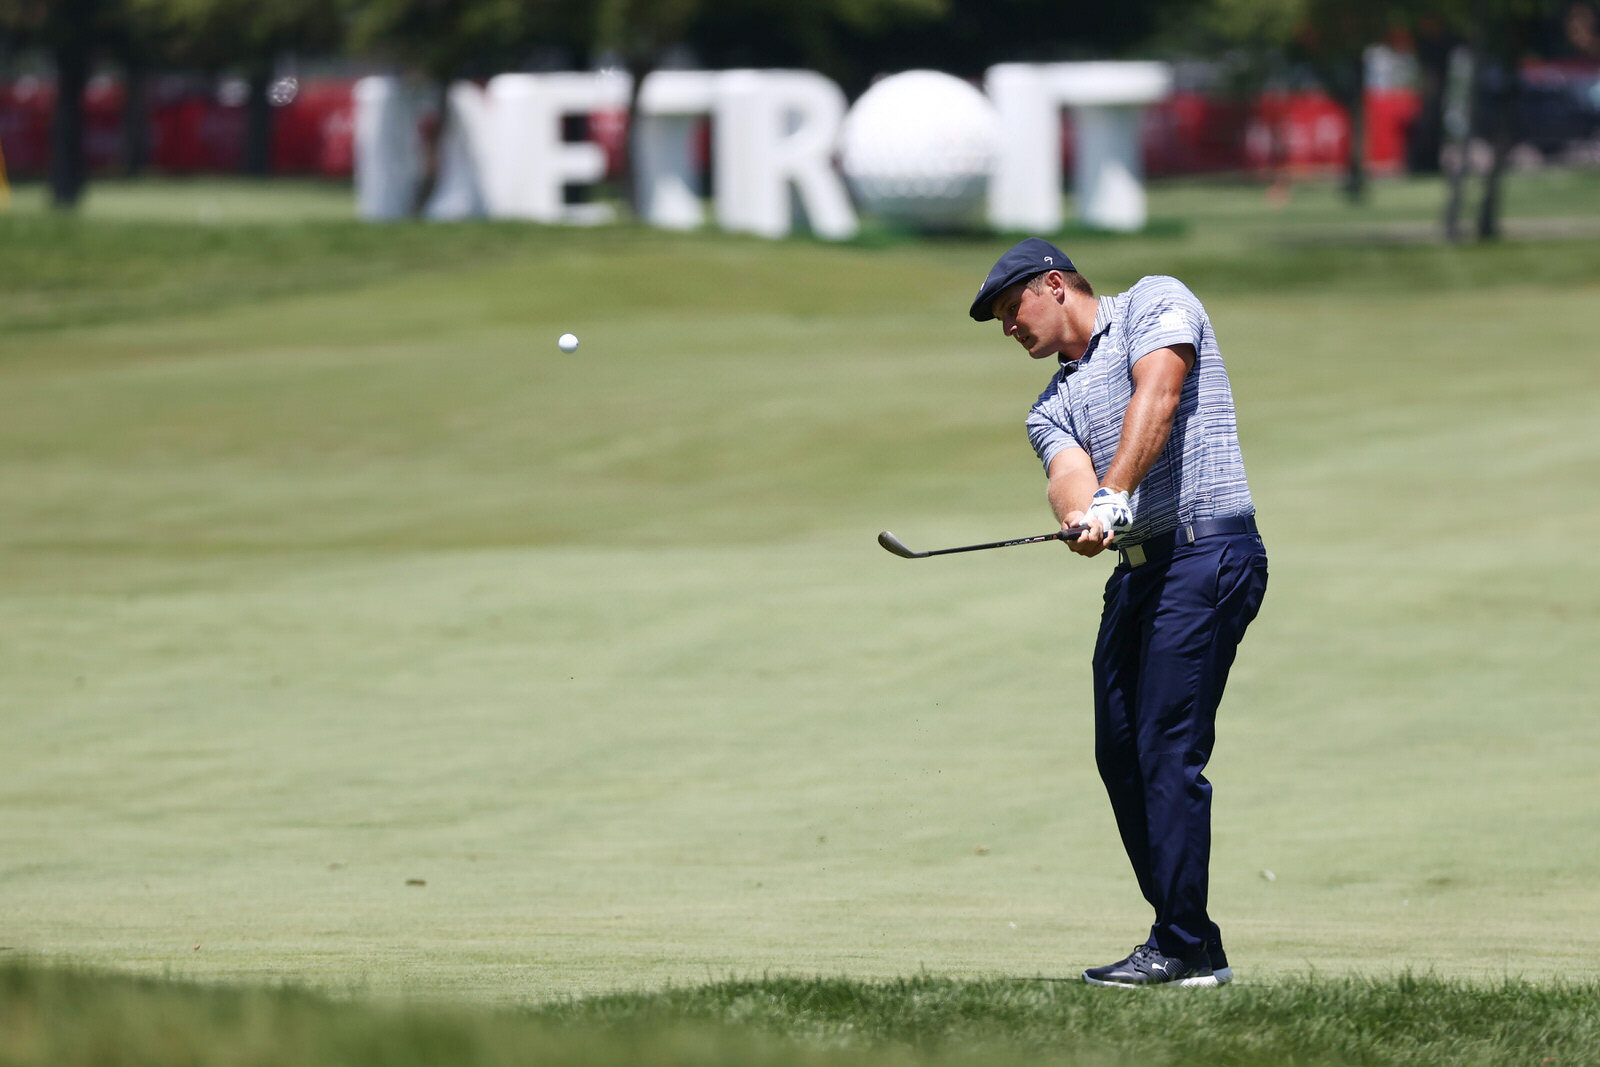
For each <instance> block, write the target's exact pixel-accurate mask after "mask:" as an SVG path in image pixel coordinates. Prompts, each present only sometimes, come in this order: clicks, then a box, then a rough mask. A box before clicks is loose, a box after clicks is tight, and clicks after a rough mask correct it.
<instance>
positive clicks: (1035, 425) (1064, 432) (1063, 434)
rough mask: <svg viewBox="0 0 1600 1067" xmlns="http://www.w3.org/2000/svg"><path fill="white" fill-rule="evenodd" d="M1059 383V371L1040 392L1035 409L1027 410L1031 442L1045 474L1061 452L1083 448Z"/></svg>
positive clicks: (1035, 402) (1034, 404)
mask: <svg viewBox="0 0 1600 1067" xmlns="http://www.w3.org/2000/svg"><path fill="white" fill-rule="evenodd" d="M1060 385H1061V376H1060V375H1059V374H1058V375H1056V376H1055V377H1054V378H1052V379H1050V384H1049V386H1047V387H1046V388H1045V391H1044V392H1042V393H1040V394H1039V399H1038V400H1035V401H1034V402H1033V408H1032V410H1030V411H1029V412H1028V441H1029V442H1030V443H1031V444H1032V445H1033V450H1034V452H1036V453H1037V454H1038V456H1039V462H1040V463H1043V464H1044V469H1045V472H1046V473H1048V472H1049V470H1050V461H1051V460H1053V459H1055V458H1056V456H1057V455H1058V454H1060V453H1061V452H1065V451H1066V450H1067V449H1069V448H1082V447H1083V446H1082V444H1080V443H1079V441H1078V436H1077V434H1076V433H1074V432H1073V429H1072V413H1071V412H1070V411H1069V410H1068V409H1067V404H1066V401H1065V400H1064V398H1063V397H1062V396H1061V389H1060Z"/></svg>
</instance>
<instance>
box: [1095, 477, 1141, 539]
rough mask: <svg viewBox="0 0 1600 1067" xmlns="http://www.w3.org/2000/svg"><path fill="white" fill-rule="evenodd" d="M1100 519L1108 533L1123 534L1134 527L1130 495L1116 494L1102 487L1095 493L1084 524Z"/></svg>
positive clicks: (1103, 528)
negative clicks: (1129, 503)
mask: <svg viewBox="0 0 1600 1067" xmlns="http://www.w3.org/2000/svg"><path fill="white" fill-rule="evenodd" d="M1090 519H1099V520H1100V528H1101V529H1102V530H1104V531H1106V532H1107V533H1122V532H1123V531H1125V530H1127V528H1128V527H1130V526H1132V525H1133V508H1131V507H1129V506H1128V494H1127V493H1116V492H1112V491H1111V490H1110V489H1107V488H1106V487H1105V486H1101V487H1100V488H1099V489H1096V490H1095V491H1094V499H1093V500H1092V501H1091V502H1090V504H1089V510H1088V511H1086V512H1084V513H1083V521H1084V524H1085V525H1087V524H1088V522H1089V520H1090Z"/></svg>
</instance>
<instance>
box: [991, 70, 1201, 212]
mask: <svg viewBox="0 0 1600 1067" xmlns="http://www.w3.org/2000/svg"><path fill="white" fill-rule="evenodd" d="M984 87H985V89H986V90H987V91H988V94H989V98H990V99H991V100H993V101H994V105H995V107H996V108H998V109H999V111H1000V128H1001V140H1000V156H999V160H998V165H997V166H996V168H995V175H994V180H993V181H992V182H991V183H990V185H989V221H990V223H991V224H993V225H994V227H995V228H996V229H1000V230H1028V231H1035V232H1039V231H1042V232H1046V233H1048V232H1050V231H1053V230H1056V229H1059V228H1060V226H1061V216H1062V212H1061V120H1060V110H1061V108H1062V107H1070V108H1072V109H1073V130H1074V153H1073V154H1074V166H1073V170H1074V174H1073V193H1074V195H1075V196H1076V198H1077V203H1078V217H1079V218H1080V219H1082V220H1083V221H1084V222H1086V223H1088V224H1089V225H1091V226H1100V227H1103V228H1105V229H1109V230H1136V229H1138V228H1139V227H1141V226H1143V225H1144V221H1145V199H1144V185H1143V182H1142V180H1141V167H1140V161H1139V109H1140V108H1141V107H1143V106H1144V105H1146V104H1153V103H1155V102H1156V101H1158V100H1162V99H1164V98H1166V97H1167V96H1168V95H1169V94H1170V93H1171V92H1172V70H1171V68H1170V67H1168V66H1167V65H1166V64H1165V63H1044V64H1031V63H1001V64H999V65H997V66H993V67H990V68H989V71H988V73H987V74H986V75H985V78H984Z"/></svg>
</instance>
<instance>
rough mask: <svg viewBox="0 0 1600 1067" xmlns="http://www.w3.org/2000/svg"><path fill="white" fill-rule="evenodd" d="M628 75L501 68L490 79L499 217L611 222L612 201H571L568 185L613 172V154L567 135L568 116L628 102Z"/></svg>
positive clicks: (494, 204) (494, 198)
mask: <svg viewBox="0 0 1600 1067" xmlns="http://www.w3.org/2000/svg"><path fill="white" fill-rule="evenodd" d="M631 84H632V83H631V80H630V79H629V77H628V75H626V74H623V73H620V72H606V73H599V74H501V75H498V76H496V77H494V78H491V79H490V80H489V86H488V90H487V92H488V98H489V108H488V121H487V123H486V127H487V131H488V143H489V145H490V146H491V148H490V151H489V153H488V157H489V158H488V165H487V166H486V167H485V168H484V171H483V179H484V181H483V192H484V199H485V200H486V201H487V203H488V207H489V214H490V215H492V216H495V217H497V218H517V219H531V220H533V221H535V222H609V221H610V220H611V218H612V215H613V214H614V213H613V211H612V209H611V208H610V206H609V205H606V204H584V205H568V204H565V203H563V200H562V187H563V186H566V185H587V184H590V183H592V182H596V181H599V180H600V179H601V178H603V177H605V172H606V160H605V153H604V152H603V151H601V149H600V146H599V145H597V144H594V143H592V142H589V141H579V142H573V143H569V142H566V141H563V140H562V138H561V120H562V119H564V118H565V117H566V116H568V115H588V114H591V113H592V112H595V111H599V110H602V109H607V108H618V107H623V106H626V104H627V102H628V89H629V86H630V85H631Z"/></svg>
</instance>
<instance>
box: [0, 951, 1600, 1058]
mask: <svg viewBox="0 0 1600 1067" xmlns="http://www.w3.org/2000/svg"><path fill="white" fill-rule="evenodd" d="M1597 995H1600V987H1597V986H1596V985H1595V984H1594V983H1593V982H1569V983H1560V984H1555V985H1547V984H1543V985H1536V984H1533V983H1528V982H1521V981H1514V980H1508V981H1503V982H1498V983H1481V984H1480V983H1466V982H1461V981H1459V980H1448V979H1441V978H1438V977H1434V976H1427V977H1422V976H1412V975H1405V976H1401V977H1399V978H1396V979H1394V980H1390V981H1373V980H1370V979H1362V978H1350V977H1346V978H1337V979H1315V978H1309V977H1302V978H1293V979H1288V980H1286V981H1282V982H1279V983H1275V984H1273V985H1271V986H1257V987H1254V988H1251V987H1235V988H1228V989H1223V990H1220V991H1206V992H1197V991H1179V992H1167V993H1159V994H1154V995H1150V994H1144V995H1140V994H1131V995H1130V994H1128V993H1118V992H1116V991H1106V990H1099V989H1092V988H1089V987H1086V986H1084V985H1082V984H1081V983H1062V982H1042V981H1028V980H1014V979H989V980H982V981H955V980H950V979H943V978H933V977H929V976H926V975H924V976H917V977H908V978H902V979H897V980H894V981H889V982H857V981H848V980H844V979H797V978H796V979H763V980H759V981H743V982H720V983H715V984H711V985H706V986H699V987H695V988H675V989H668V990H665V991H663V992H658V993H639V994H625V995H612V996H605V997H595V998H589V999H585V1000H579V1001H570V1002H552V1003H548V1004H543V1005H538V1006H535V1007H532V1008H529V1009H524V1010H520V1011H509V1010H499V1011H485V1010H481V1009H470V1008H467V1007H465V1006H460V1005H456V1006H440V1005H435V1004H426V1003H417V1002H414V1003H402V1004H395V1003H378V1004H373V1003H366V1002H360V1001H358V1002H354V1003H352V1002H350V1001H349V1000H347V999H329V998H326V997H323V996H318V995H315V994H309V993H307V992H305V991H303V990H299V989H295V988H292V987H277V988H255V989H233V988H224V987H214V986H202V985H194V984H189V983H170V982H164V981H157V980H152V979H143V980H140V979H129V978H111V977H104V976H99V975H93V974H86V973H81V972H74V971H60V970H41V969H38V968H23V967H16V966H10V967H0V1063H4V1064H6V1065H7V1067H35V1065H38V1067H45V1065H49V1067H79V1065H83V1067H88V1065H90V1064H93V1065H96V1067H122V1065H127V1067H136V1065H142V1064H150V1065H167V1064H173V1063H207V1064H218V1065H228V1064H251V1065H260V1067H265V1065H273V1064H285V1065H290V1064H293V1065H296V1067H299V1065H303V1064H314V1063H339V1064H347V1065H350V1067H361V1065H366V1064H383V1065H386V1067H406V1065H411V1064H416V1065H424V1064H450V1065H452V1067H496V1065H502V1064H504V1065H511V1064H527V1063H540V1064H604V1063H627V1064H650V1065H660V1067H672V1065H677V1064H696V1065H713V1067H714V1065H721V1064H728V1065H734V1064H771V1065H773V1067H779V1065H783V1067H799V1065H816V1067H845V1065H856V1064H865V1063H871V1064H905V1065H908V1067H910V1065H928V1067H936V1065H945V1064H976V1063H984V1064H1002V1065H1004V1064H1022V1063H1030V1064H1040V1063H1042V1064H1059V1065H1063V1067H1066V1065H1082V1067H1100V1065H1111V1064H1125V1063H1142V1064H1152V1065H1156V1067H1162V1065H1169V1064H1170V1065H1174V1067H1177V1065H1181V1064H1188V1063H1195V1062H1204V1063H1215V1064H1221V1065H1229V1067H1247V1065H1261V1067H1269V1065H1281V1064H1344V1065H1365V1064H1372V1065H1377V1064H1383V1065H1389V1067H1399V1065H1412V1064H1414V1065H1418V1067H1424V1065H1433V1064H1444V1063H1449V1064H1484V1065H1487V1064H1535V1065H1546V1067H1548V1065H1556V1064H1561V1065H1576V1064H1584V1063H1592V1062H1594V1061H1595V1059H1596V1057H1600V1010H1597V1009H1596V1007H1595V1003H1596V997H1597Z"/></svg>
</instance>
